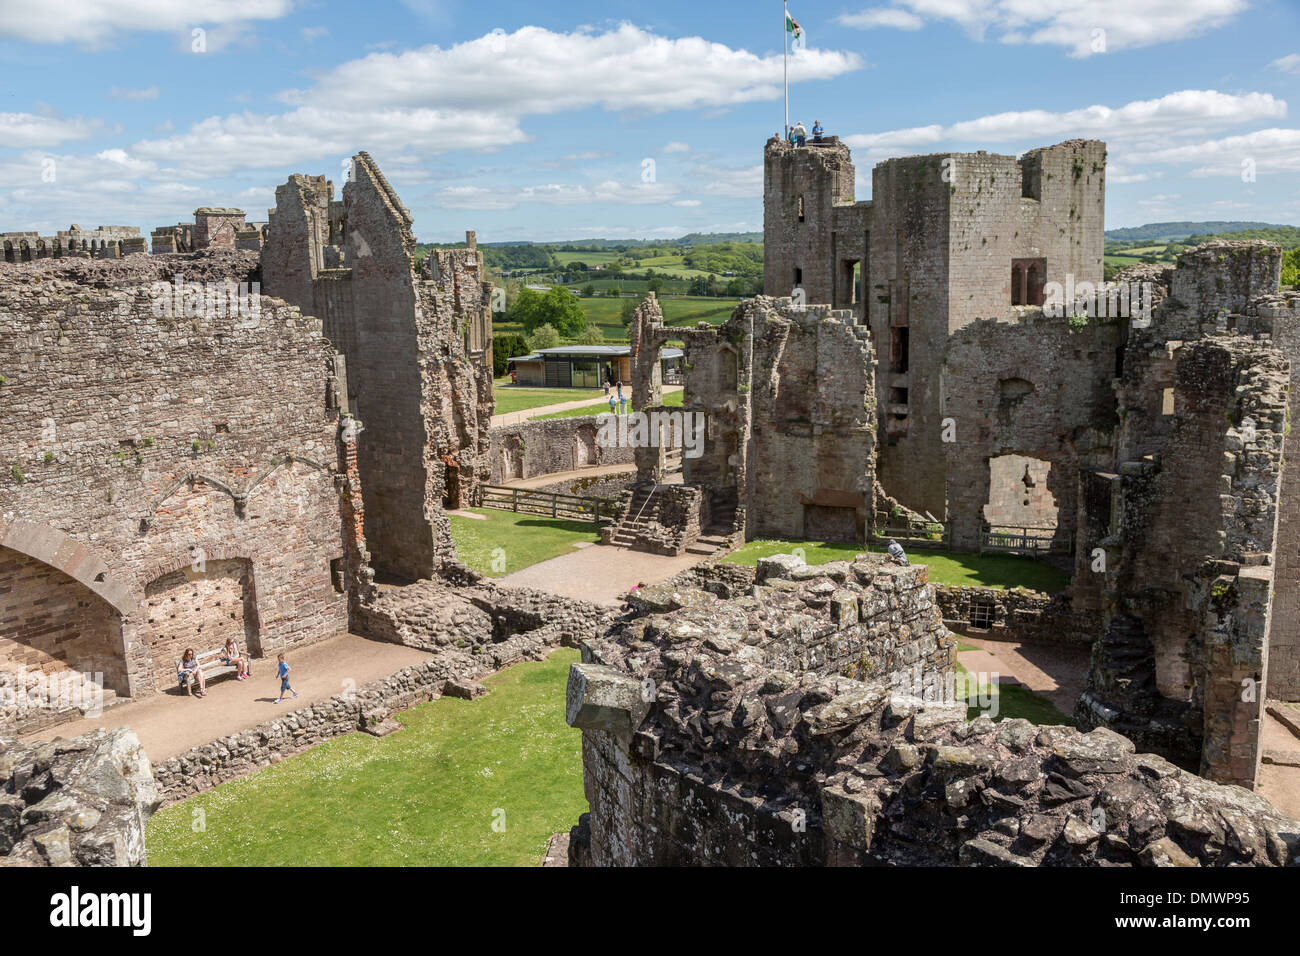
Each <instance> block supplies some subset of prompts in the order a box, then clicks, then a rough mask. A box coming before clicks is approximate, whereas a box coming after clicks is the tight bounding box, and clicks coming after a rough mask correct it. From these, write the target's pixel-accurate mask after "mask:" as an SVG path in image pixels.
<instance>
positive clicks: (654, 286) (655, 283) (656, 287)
mask: <svg viewBox="0 0 1300 956" xmlns="http://www.w3.org/2000/svg"><path fill="white" fill-rule="evenodd" d="M645 287H646V288H647V289H648V290H649V291H651V292H653V293H654V294H655V295H658V294H659V293H660V292H662V291H663V289H664V280H663V279H661V278H659V277H658V276H655V277H654V278H653V279H651V280H650V281H649V282H647V283H646V284H645Z"/></svg>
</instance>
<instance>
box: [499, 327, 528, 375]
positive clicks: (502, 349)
mask: <svg viewBox="0 0 1300 956" xmlns="http://www.w3.org/2000/svg"><path fill="white" fill-rule="evenodd" d="M527 354H528V340H527V339H525V338H524V337H523V336H522V335H520V334H519V333H518V332H501V333H499V334H497V335H494V336H492V377H493V378H500V377H501V376H502V375H505V374H506V366H507V364H508V362H509V359H510V358H511V357H512V356H515V355H527Z"/></svg>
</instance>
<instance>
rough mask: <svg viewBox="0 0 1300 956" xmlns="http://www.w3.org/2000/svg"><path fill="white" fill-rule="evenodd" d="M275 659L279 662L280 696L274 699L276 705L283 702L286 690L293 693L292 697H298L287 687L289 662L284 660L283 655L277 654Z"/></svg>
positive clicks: (295, 692) (294, 691) (296, 693)
mask: <svg viewBox="0 0 1300 956" xmlns="http://www.w3.org/2000/svg"><path fill="white" fill-rule="evenodd" d="M275 659H276V660H278V661H279V662H280V696H279V697H277V698H276V699H275V702H276V703H277V704H278V703H280V702H281V701H282V700H284V692H285V691H286V690H288V691H293V696H294V697H297V696H298V692H297V691H296V690H293V688H292V687H290V686H289V662H288V661H286V660H285V659H284V655H283V654H277V655H276V657H275Z"/></svg>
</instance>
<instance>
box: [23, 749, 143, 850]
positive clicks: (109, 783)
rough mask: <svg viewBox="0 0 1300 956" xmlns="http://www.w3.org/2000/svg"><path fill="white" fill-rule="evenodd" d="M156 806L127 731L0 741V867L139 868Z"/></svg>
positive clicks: (140, 758)
mask: <svg viewBox="0 0 1300 956" xmlns="http://www.w3.org/2000/svg"><path fill="white" fill-rule="evenodd" d="M160 803H161V795H160V794H159V791H158V785H157V783H156V782H155V780H154V777H153V774H152V773H151V772H150V767H149V760H148V758H147V757H146V756H145V753H144V749H143V748H142V747H141V746H140V741H139V740H138V739H137V738H136V736H135V734H134V733H133V732H132V731H131V730H130V728H126V727H124V728H121V729H118V730H96V731H94V732H93V733H89V734H84V735H82V736H80V737H74V738H73V739H72V740H62V739H59V740H54V741H50V742H39V743H28V744H20V743H18V742H17V741H14V740H0V865H4V866H144V865H145V845H144V843H145V824H146V823H148V822H149V818H150V817H151V816H153V813H154V811H155V810H157V809H158V807H159V805H160Z"/></svg>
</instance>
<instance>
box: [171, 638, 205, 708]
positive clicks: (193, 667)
mask: <svg viewBox="0 0 1300 956" xmlns="http://www.w3.org/2000/svg"><path fill="white" fill-rule="evenodd" d="M176 676H177V678H179V680H180V682H181V690H184V689H185V685H186V683H187V681H188V680H189V679H190V678H193V679H194V680H196V681H198V684H199V696H200V697H206V696H208V688H207V682H206V681H204V680H203V668H202V667H200V666H199V662H198V660H197V659H195V657H194V648H192V647H187V648H185V653H184V654H182V655H181V666H180V669H179V670H177V672H176Z"/></svg>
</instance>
